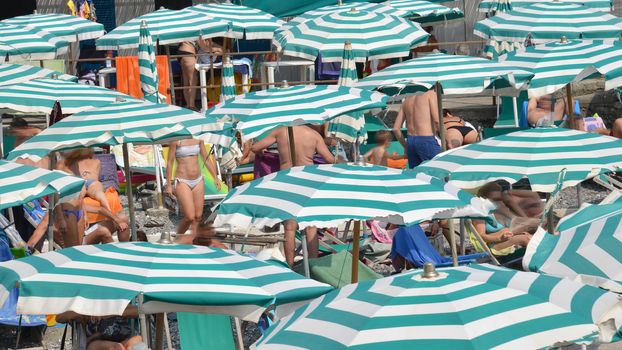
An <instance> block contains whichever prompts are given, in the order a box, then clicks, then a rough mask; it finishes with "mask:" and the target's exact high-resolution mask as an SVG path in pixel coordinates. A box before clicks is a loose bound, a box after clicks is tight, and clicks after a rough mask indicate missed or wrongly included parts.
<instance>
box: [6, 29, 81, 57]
mask: <svg viewBox="0 0 622 350" xmlns="http://www.w3.org/2000/svg"><path fill="white" fill-rule="evenodd" d="M68 45H69V43H68V42H67V41H65V40H63V39H60V38H58V37H56V36H55V35H53V34H50V33H48V32H46V31H44V30H41V29H37V28H32V27H25V26H17V25H13V24H6V23H0V57H2V61H4V60H5V58H6V57H8V59H9V62H13V61H24V60H52V59H55V58H56V57H57V56H58V55H62V54H64V53H66V52H67V46H68Z"/></svg>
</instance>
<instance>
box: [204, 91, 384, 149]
mask: <svg viewBox="0 0 622 350" xmlns="http://www.w3.org/2000/svg"><path fill="white" fill-rule="evenodd" d="M387 99H388V97H387V96H386V95H384V94H381V93H377V92H370V91H364V90H360V89H355V88H348V87H344V86H335V85H315V86H313V85H297V86H286V87H279V88H273V89H268V90H263V91H257V92H251V93H247V94H244V95H237V96H235V98H232V99H229V100H227V101H224V102H221V103H219V104H218V105H216V106H214V107H212V108H211V109H209V110H208V111H207V112H206V114H207V115H208V116H213V117H216V118H219V119H222V120H223V121H227V122H233V123H237V124H236V129H237V130H238V131H240V132H241V133H242V139H243V140H248V139H252V138H254V137H257V136H259V135H261V134H263V133H264V132H266V131H270V130H272V129H274V128H277V127H281V126H295V125H304V124H323V123H324V122H326V121H327V120H329V119H330V118H333V117H336V116H339V115H342V114H345V113H349V112H354V111H362V110H367V109H371V108H383V107H385V106H386V101H387Z"/></svg>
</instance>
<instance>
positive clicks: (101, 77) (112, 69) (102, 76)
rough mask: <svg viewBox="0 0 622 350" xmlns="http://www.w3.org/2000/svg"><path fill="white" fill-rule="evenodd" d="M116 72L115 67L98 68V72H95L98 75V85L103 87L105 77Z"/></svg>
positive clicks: (104, 85)
mask: <svg viewBox="0 0 622 350" xmlns="http://www.w3.org/2000/svg"><path fill="white" fill-rule="evenodd" d="M116 73H117V68H116V67H109V68H102V69H100V70H99V72H97V75H98V77H99V86H101V87H103V88H105V87H106V78H107V77H108V76H109V75H110V74H116Z"/></svg>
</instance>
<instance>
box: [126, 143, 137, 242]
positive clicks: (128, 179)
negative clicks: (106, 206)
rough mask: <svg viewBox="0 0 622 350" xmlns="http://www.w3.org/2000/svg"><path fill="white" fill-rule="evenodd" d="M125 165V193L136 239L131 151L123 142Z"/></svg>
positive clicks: (133, 236)
mask: <svg viewBox="0 0 622 350" xmlns="http://www.w3.org/2000/svg"><path fill="white" fill-rule="evenodd" d="M123 165H124V167H125V194H126V195H127V205H128V209H129V211H130V232H131V233H132V241H136V213H135V212H134V195H133V194H132V173H131V170H130V153H129V151H128V150H127V143H124V144H123Z"/></svg>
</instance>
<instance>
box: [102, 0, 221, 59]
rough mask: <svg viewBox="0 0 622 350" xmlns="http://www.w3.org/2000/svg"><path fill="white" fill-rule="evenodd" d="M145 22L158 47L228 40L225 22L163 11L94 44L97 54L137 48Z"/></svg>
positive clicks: (185, 12) (153, 13)
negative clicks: (200, 39) (104, 51)
mask: <svg viewBox="0 0 622 350" xmlns="http://www.w3.org/2000/svg"><path fill="white" fill-rule="evenodd" d="M143 21H146V22H147V25H148V26H149V30H150V31H151V35H152V36H153V37H154V38H155V39H156V41H157V42H158V43H159V45H168V44H176V43H180V42H183V41H196V40H197V39H199V37H201V38H213V37H220V36H224V37H232V36H233V32H232V31H231V28H230V25H229V24H228V23H227V22H224V21H220V20H217V19H213V18H211V17H208V16H205V15H202V14H200V13H197V12H194V11H187V10H179V11H174V10H167V9H165V8H161V9H159V10H157V11H155V12H152V13H148V14H146V15H142V16H139V17H136V18H134V19H132V20H130V21H128V22H126V23H124V24H123V25H121V26H119V27H117V28H115V29H114V30H112V31H111V32H110V33H108V34H106V35H104V36H102V37H101V38H99V39H97V40H96V41H95V45H96V46H97V49H98V50H118V49H131V48H135V47H138V37H139V31H140V24H141V23H142V22H143Z"/></svg>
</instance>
